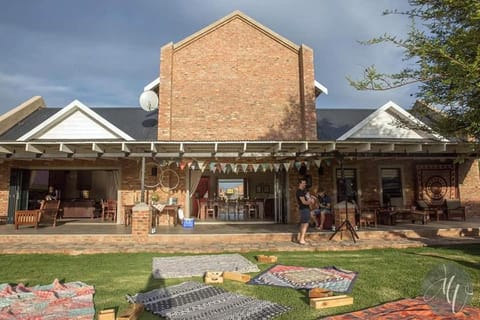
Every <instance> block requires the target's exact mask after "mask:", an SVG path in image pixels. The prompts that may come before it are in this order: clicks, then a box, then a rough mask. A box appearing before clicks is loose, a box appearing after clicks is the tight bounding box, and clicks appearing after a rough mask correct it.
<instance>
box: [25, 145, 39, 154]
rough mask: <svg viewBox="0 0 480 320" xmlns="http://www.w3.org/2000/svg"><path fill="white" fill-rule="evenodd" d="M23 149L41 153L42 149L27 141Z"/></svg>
mask: <svg viewBox="0 0 480 320" xmlns="http://www.w3.org/2000/svg"><path fill="white" fill-rule="evenodd" d="M25 151H28V152H33V153H43V151H42V150H40V149H38V148H37V147H35V146H34V145H33V144H31V143H27V144H26V145H25Z"/></svg>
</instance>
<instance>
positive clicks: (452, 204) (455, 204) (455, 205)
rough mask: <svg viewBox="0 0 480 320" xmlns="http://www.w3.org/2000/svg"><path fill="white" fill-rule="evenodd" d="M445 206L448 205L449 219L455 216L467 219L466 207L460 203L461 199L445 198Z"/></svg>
mask: <svg viewBox="0 0 480 320" xmlns="http://www.w3.org/2000/svg"><path fill="white" fill-rule="evenodd" d="M445 206H446V207H447V209H446V211H447V220H449V219H450V218H454V217H460V218H462V220H463V221H465V220H466V215H465V207H464V206H462V204H461V203H460V199H445Z"/></svg>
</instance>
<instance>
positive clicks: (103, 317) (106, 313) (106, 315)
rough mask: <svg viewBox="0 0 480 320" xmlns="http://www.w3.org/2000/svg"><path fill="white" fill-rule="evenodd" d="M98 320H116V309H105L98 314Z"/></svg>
mask: <svg viewBox="0 0 480 320" xmlns="http://www.w3.org/2000/svg"><path fill="white" fill-rule="evenodd" d="M98 320H115V309H105V310H102V311H100V312H99V313H98Z"/></svg>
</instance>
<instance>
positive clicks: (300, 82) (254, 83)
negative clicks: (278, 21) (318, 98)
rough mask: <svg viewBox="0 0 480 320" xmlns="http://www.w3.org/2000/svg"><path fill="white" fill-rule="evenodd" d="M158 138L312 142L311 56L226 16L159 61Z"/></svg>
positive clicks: (167, 47) (168, 47)
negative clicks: (225, 19) (222, 20)
mask: <svg viewBox="0 0 480 320" xmlns="http://www.w3.org/2000/svg"><path fill="white" fill-rule="evenodd" d="M158 136H159V139H160V140H210V141H213V140H243V139H245V140H301V139H316V114H315V88H314V67H313V52H312V50H311V49H310V48H308V47H305V46H302V47H300V48H298V47H297V48H295V47H292V46H290V45H287V44H285V43H284V42H282V41H280V40H279V39H278V38H276V37H274V36H272V35H271V34H270V33H268V32H265V31H264V30H263V29H262V28H260V27H259V26H257V25H256V24H253V23H251V22H250V21H247V20H245V19H243V18H242V17H241V16H234V17H232V18H231V19H229V20H228V21H226V22H224V23H222V24H220V25H216V26H215V27H212V29H209V31H208V32H204V33H202V34H201V35H196V36H193V38H192V39H191V40H188V41H184V42H182V43H180V45H178V46H175V47H174V46H173V45H172V44H167V45H165V46H164V47H163V48H162V50H161V58H160V109H159V131H158Z"/></svg>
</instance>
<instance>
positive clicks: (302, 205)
mask: <svg viewBox="0 0 480 320" xmlns="http://www.w3.org/2000/svg"><path fill="white" fill-rule="evenodd" d="M296 198H297V203H298V209H299V211H300V230H299V233H298V239H297V240H298V243H299V244H301V245H305V244H307V243H306V242H305V234H306V233H307V229H308V223H309V221H310V206H309V205H310V204H312V202H313V200H312V199H310V198H308V197H307V180H305V178H300V179H299V181H298V190H297V193H296Z"/></svg>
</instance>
